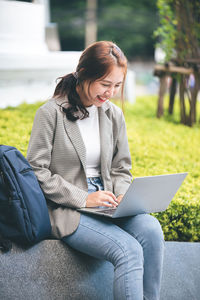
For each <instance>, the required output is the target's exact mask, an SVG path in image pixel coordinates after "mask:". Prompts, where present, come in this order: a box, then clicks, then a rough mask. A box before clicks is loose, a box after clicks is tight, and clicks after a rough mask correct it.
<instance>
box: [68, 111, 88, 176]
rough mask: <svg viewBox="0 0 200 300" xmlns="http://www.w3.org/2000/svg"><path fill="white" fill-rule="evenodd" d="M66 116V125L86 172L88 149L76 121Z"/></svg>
mask: <svg viewBox="0 0 200 300" xmlns="http://www.w3.org/2000/svg"><path fill="white" fill-rule="evenodd" d="M63 118H64V126H65V130H66V132H67V135H68V136H69V138H70V140H71V142H72V144H73V146H74V148H75V150H76V152H77V154H78V156H79V158H80V161H81V163H82V165H83V168H84V171H85V172H86V149H85V145H84V142H83V139H82V136H81V133H80V130H79V127H78V124H77V123H76V122H71V121H69V120H68V119H67V118H66V116H65V115H64V116H63Z"/></svg>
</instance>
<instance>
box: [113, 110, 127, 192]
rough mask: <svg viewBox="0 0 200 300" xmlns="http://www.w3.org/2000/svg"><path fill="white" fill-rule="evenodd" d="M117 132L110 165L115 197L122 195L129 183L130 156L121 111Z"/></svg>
mask: <svg viewBox="0 0 200 300" xmlns="http://www.w3.org/2000/svg"><path fill="white" fill-rule="evenodd" d="M118 124H119V130H118V134H117V138H116V144H115V149H114V155H113V159H112V165H111V173H110V174H111V179H112V183H113V190H114V194H115V195H116V196H119V195H120V194H122V195H124V194H125V193H126V191H127V189H128V187H129V185H130V183H131V180H132V175H131V173H130V170H131V167H132V165H131V155H130V151H129V146H128V137H127V132H126V124H125V120H124V116H123V113H122V111H121V115H120V121H119V122H118Z"/></svg>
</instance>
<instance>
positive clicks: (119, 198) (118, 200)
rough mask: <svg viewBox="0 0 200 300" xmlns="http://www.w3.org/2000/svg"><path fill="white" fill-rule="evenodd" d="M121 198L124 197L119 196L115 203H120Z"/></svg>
mask: <svg viewBox="0 0 200 300" xmlns="http://www.w3.org/2000/svg"><path fill="white" fill-rule="evenodd" d="M123 197H124V195H119V196H118V197H117V202H118V203H120V202H121V200H122V198H123Z"/></svg>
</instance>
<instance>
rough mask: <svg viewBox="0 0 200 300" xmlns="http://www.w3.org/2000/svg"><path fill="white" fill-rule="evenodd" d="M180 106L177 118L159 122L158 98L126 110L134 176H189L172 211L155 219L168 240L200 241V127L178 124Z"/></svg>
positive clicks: (147, 98) (143, 100) (171, 207)
mask: <svg viewBox="0 0 200 300" xmlns="http://www.w3.org/2000/svg"><path fill="white" fill-rule="evenodd" d="M166 100H167V99H166ZM176 100H178V99H176ZM177 102H178V101H177ZM177 102H176V103H175V104H176V105H175V107H174V110H175V111H174V116H169V115H168V114H167V113H166V114H165V115H164V118H163V119H160V120H158V119H156V117H155V110H156V105H157V99H156V97H144V98H139V99H138V101H137V102H136V104H135V105H133V106H132V105H128V106H127V108H126V110H125V116H126V123H127V131H128V137H129V146H130V150H131V156H132V161H133V170H132V174H133V176H134V177H136V176H149V175H158V174H170V173H177V172H188V176H187V177H186V179H185V181H184V183H183V184H182V186H181V187H180V189H179V191H178V193H177V194H176V195H175V197H174V199H173V200H172V202H171V204H170V206H169V208H168V209H167V210H166V211H164V212H162V213H157V214H155V216H156V217H157V218H158V220H159V221H160V223H161V225H162V228H163V231H164V235H165V239H166V240H179V241H200V231H199V226H200V193H199V191H200V180H199V179H200V160H199V157H200V148H199V140H200V130H199V125H195V126H194V128H189V127H185V126H184V125H182V124H179V105H178V103H177Z"/></svg>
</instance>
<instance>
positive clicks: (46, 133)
mask: <svg viewBox="0 0 200 300" xmlns="http://www.w3.org/2000/svg"><path fill="white" fill-rule="evenodd" d="M56 118H57V111H56V109H55V108H53V109H52V107H51V109H48V107H47V108H45V107H41V108H39V110H38V111H37V113H36V115H35V119H34V123H33V128H32V132H31V137H30V141H29V146H28V152H27V159H28V161H29V163H30V165H31V166H32V168H33V170H34V172H35V174H36V176H37V179H38V181H39V183H40V185H41V188H42V190H43V192H44V194H45V197H46V198H47V199H49V200H51V201H53V202H56V203H58V204H60V205H64V206H67V207H71V208H80V207H85V205H86V198H87V196H88V193H87V191H85V190H83V189H80V188H78V187H77V186H75V185H73V184H71V183H70V182H68V181H66V180H65V179H64V178H63V177H61V176H60V175H59V174H52V173H51V171H50V169H49V167H50V163H51V152H52V148H53V143H54V134H55V130H56Z"/></svg>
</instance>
